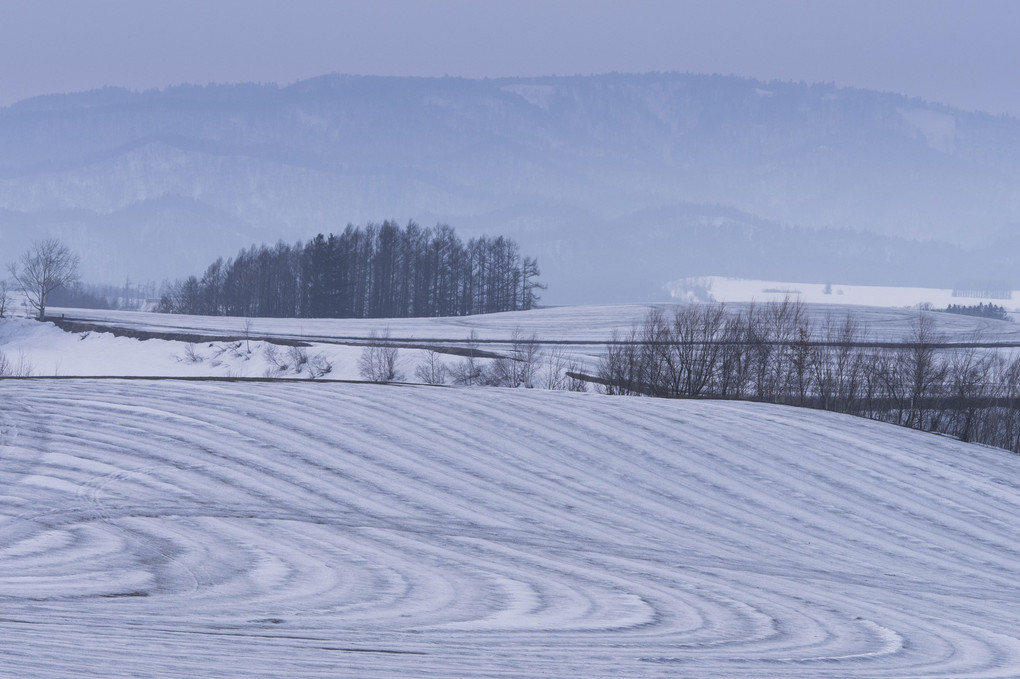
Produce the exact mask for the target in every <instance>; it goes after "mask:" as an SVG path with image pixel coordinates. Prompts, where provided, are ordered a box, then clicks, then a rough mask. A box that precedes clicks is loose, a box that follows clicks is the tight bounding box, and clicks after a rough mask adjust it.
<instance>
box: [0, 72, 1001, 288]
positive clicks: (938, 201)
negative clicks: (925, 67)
mask: <svg viewBox="0 0 1020 679" xmlns="http://www.w3.org/2000/svg"><path fill="white" fill-rule="evenodd" d="M1018 158H1020V122H1018V121H1016V120H1013V119H1008V118H996V117H992V116H988V115H983V114H978V113H969V112H963V111H959V110H955V109H950V108H947V107H943V106H939V105H935V104H929V103H926V102H922V101H919V100H914V99H908V98H905V97H902V96H898V95H894V94H884V93H877V92H870V91H864V90H854V89H842V88H836V87H834V86H831V85H807V84H803V83H800V84H797V83H764V82H760V81H755V80H749V79H742V78H735V77H723V76H697V75H685V74H647V75H621V74H615V75H603V76H588V77H559V78H518V79H497V80H465V79H456V78H441V79H424V78H377V77H350V76H325V77H321V78H316V79H312V80H308V81H304V82H300V83H297V84H294V85H291V86H288V87H277V86H272V85H251V84H248V85H214V86H207V87H192V86H183V87H176V88H171V89H168V90H164V91H148V92H141V93H131V92H126V91H122V90H100V91H94V92H88V93H82V94H71V95H53V96H48V97H40V98H36V99H31V100H27V101H24V102H21V103H19V104H15V105H13V106H10V107H7V108H4V109H0V247H2V248H3V249H4V251H17V250H18V249H19V248H21V247H23V246H24V243H25V242H26V240H28V239H29V238H30V237H31V236H33V235H36V234H39V233H44V232H47V233H55V234H57V235H61V236H63V237H64V238H65V239H67V240H69V241H71V242H72V244H73V245H75V246H76V247H77V248H78V249H80V250H81V251H82V254H83V255H84V259H85V262H86V266H87V270H88V273H89V275H90V276H93V277H100V276H105V277H106V278H107V279H111V278H112V279H114V280H118V279H119V278H120V277H123V276H125V275H130V276H132V277H134V278H143V277H144V278H152V277H157V278H158V277H176V276H181V275H186V274H188V273H195V272H196V271H195V269H198V268H199V267H201V266H203V265H204V263H205V262H208V261H210V260H211V259H213V258H215V257H216V256H220V255H223V256H225V255H227V254H229V253H231V252H234V251H236V250H237V249H238V248H239V247H242V246H246V245H249V244H251V243H252V242H263V241H265V242H270V243H272V242H275V241H276V240H277V239H280V238H283V239H284V240H287V241H292V240H293V239H296V238H310V237H312V236H313V235H315V234H316V233H318V232H320V231H321V232H329V231H337V230H341V229H342V228H343V227H344V226H345V225H346V224H347V223H349V222H353V223H355V224H364V223H367V222H370V221H382V220H383V219H388V218H391V219H396V220H398V221H400V222H401V223H404V222H406V221H407V220H408V219H415V220H418V221H419V222H421V223H423V224H425V225H432V224H434V223H436V222H439V221H443V222H449V223H450V224H451V225H452V226H454V227H455V228H457V229H458V231H461V232H464V233H465V234H467V235H474V234H480V233H489V234H493V235H496V234H499V233H504V234H506V235H508V236H511V237H514V238H516V239H517V240H518V241H520V242H521V245H522V247H524V248H525V249H526V250H528V251H530V252H534V253H535V254H537V255H538V258H539V261H540V263H541V264H543V266H544V272H543V273H544V274H545V276H546V278H547V280H548V282H549V283H550V297H551V300H550V301H558V302H567V301H595V300H601V301H610V300H611V299H621V298H627V297H634V296H645V297H646V298H647V296H648V295H651V294H661V284H662V283H663V282H665V281H667V280H674V279H676V278H679V277H683V276H687V275H699V274H710V273H716V274H728V275H744V276H754V277H761V278H771V277H776V274H777V273H778V272H779V271H783V272H786V273H787V275H786V278H797V277H798V276H799V277H808V278H812V279H813V278H817V277H818V276H821V275H825V273H824V272H828V273H829V275H830V276H831V275H844V276H849V277H853V276H856V277H858V278H859V279H863V280H870V281H872V282H886V283H906V282H910V283H915V284H930V285H932V284H937V285H942V286H952V285H953V284H954V283H955V282H956V280H957V279H960V278H969V277H973V276H974V275H981V276H985V277H987V276H996V277H1000V278H1009V277H1012V276H1013V275H1014V274H1013V270H1014V268H1015V267H1014V265H1015V263H1016V262H1015V258H1014V257H1013V256H1012V255H1010V254H1008V253H1009V252H1015V251H1016V249H1015V247H1011V246H1014V245H1015V240H1016V236H1015V235H1014V234H1015V233H1016V226H1017V224H1018V223H1020V189H1018V188H1017V187H1018V186H1020V161H1018V160H1017V159H1018ZM916 239H934V242H931V243H927V244H925V245H918V244H917V243H916V242H915V241H916ZM950 244H951V245H950ZM961 246H965V247H963V248H962V250H963V251H962V252H961ZM620 270H623V271H630V272H634V271H640V272H641V273H640V275H634V274H633V273H632V274H631V275H630V276H629V277H624V276H619V275H617V274H616V272H618V271H620ZM844 272H845V273H844ZM863 280H862V282H863ZM851 282H853V281H851ZM556 295H559V297H558V298H557V297H556ZM614 295H615V297H613V296H614Z"/></svg>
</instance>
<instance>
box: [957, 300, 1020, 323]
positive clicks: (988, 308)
mask: <svg viewBox="0 0 1020 679" xmlns="http://www.w3.org/2000/svg"><path fill="white" fill-rule="evenodd" d="M945 311H946V312H947V313H951V314H961V315H963V316H977V317H979V318H994V319H996V320H999V321H1009V320H1012V319H1011V318H1010V317H1009V313H1007V311H1006V309H1005V308H1004V307H1001V306H996V305H995V304H992V303H990V302H989V303H988V304H984V303H981V304H975V305H972V306H964V305H962V304H950V305H949V306H947V307H946V308H945Z"/></svg>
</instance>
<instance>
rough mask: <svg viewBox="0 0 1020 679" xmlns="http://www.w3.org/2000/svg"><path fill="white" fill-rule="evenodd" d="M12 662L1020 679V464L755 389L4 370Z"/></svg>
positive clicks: (78, 670) (23, 668) (3, 524)
mask: <svg viewBox="0 0 1020 679" xmlns="http://www.w3.org/2000/svg"><path fill="white" fill-rule="evenodd" d="M0 423H2V426H3V431H10V432H16V434H17V435H16V436H7V437H6V438H3V439H0V488H2V491H0V638H2V639H3V640H4V643H3V644H2V645H0V668H2V670H0V673H3V672H9V673H11V675H12V676H19V677H62V676H69V675H78V676H81V675H91V676H109V677H127V676H139V675H146V674H151V673H152V672H153V671H157V670H154V668H158V673H159V674H160V675H161V676H167V677H184V676H189V677H190V676H252V675H258V676H271V677H284V676H287V677H305V676H308V677H311V676H358V677H368V678H369V679H372V678H376V677H382V678H392V677H395V676H408V675H411V676H422V677H505V676H508V675H510V674H512V675H513V676H515V677H548V676H556V677H636V676H641V677H647V676H661V677H667V676H676V671H677V670H680V671H681V672H682V673H683V674H684V675H685V676H697V677H708V678H715V677H720V678H721V677H734V676H746V677H766V678H772V679H775V678H784V677H793V676H797V677H801V676H804V675H805V673H806V674H809V675H811V676H822V677H824V676H831V677H850V678H854V677H860V678H861V679H864V678H865V677H867V678H869V679H871V678H873V677H876V676H882V677H893V678H894V679H897V678H898V679H906V678H908V677H957V678H961V677H1015V676H1016V675H1017V671H1018V669H1020V634H1018V632H1017V625H1016V622H1017V620H1016V611H1017V610H1020V578H1018V577H1017V575H1018V571H1017V568H1018V567H1017V564H1018V563H1020V527H1018V526H1017V524H1016V521H1015V517H1016V516H1017V513H1018V512H1020V481H1018V479H1020V457H1017V456H1015V455H1011V454H1009V453H1005V452H1003V451H999V450H995V449H989V448H984V447H981V446H973V445H967V444H961V443H959V442H955V441H951V440H948V439H945V438H943V437H937V436H931V435H926V434H923V433H919V432H915V431H910V430H906V429H901V428H898V427H894V426H891V425H883V424H881V423H876V422H870V421H866V420H861V419H858V418H853V417H848V416H841V415H834V414H831V413H825V412H819V411H810V410H804V409H798V408H786V407H781V406H772V405H765V404H754V403H736V402H722V401H716V402H711V401H672V400H659V399H622V398H612V397H603V396H598V395H594V394H572V393H563V392H546V391H530V390H529V391H525V390H505V389H486V390H474V389H425V388H422V387H416V386H408V387H405V388H402V389H393V388H389V387H386V386H379V385H372V384H357V385H356V384H346V383H328V384H312V383H308V382H223V381H179V380H172V381H161V382H146V381H130V380H88V379H77V380H72V381H63V382H56V381H50V380H40V381H0Z"/></svg>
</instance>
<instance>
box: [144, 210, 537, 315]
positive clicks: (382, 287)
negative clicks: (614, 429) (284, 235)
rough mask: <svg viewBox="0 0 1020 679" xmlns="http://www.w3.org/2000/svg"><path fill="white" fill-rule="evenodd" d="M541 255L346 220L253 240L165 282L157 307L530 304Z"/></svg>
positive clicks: (240, 311)
mask: <svg viewBox="0 0 1020 679" xmlns="http://www.w3.org/2000/svg"><path fill="white" fill-rule="evenodd" d="M539 275H540V272H539V269H538V262H537V261H536V260H535V259H534V258H532V257H527V256H522V255H521V252H520V248H519V246H518V245H517V243H515V242H514V241H513V240H511V239H509V238H504V237H503V236H498V237H496V238H488V237H481V238H473V239H471V240H469V241H468V242H467V243H464V242H463V241H462V240H461V239H460V238H459V237H458V236H457V234H456V233H455V231H454V230H453V229H452V228H451V227H449V226H446V225H443V224H440V225H437V226H436V227H434V228H422V227H420V226H418V225H417V224H416V223H414V222H409V223H408V224H407V226H405V227H404V228H401V227H399V226H398V225H397V224H396V223H395V222H389V221H387V222H383V223H382V224H381V225H375V224H369V225H368V226H366V227H364V228H362V227H354V226H348V227H347V228H346V229H345V230H344V231H343V232H342V233H340V234H330V235H329V236H324V235H322V234H319V235H318V236H316V237H315V238H313V239H312V240H310V241H308V242H307V243H305V244H302V243H297V244H295V245H287V244H286V243H282V242H281V243H277V244H276V245H275V246H272V247H270V246H266V245H262V246H259V247H256V246H252V247H251V248H248V249H246V250H242V251H241V252H239V253H238V254H237V256H236V257H234V258H233V259H228V260H227V261H224V260H223V259H217V260H216V261H215V262H213V263H212V264H211V265H210V266H209V267H208V268H207V269H206V272H205V274H204V275H203V276H202V277H201V278H199V277H196V276H191V277H189V278H186V279H183V280H179V281H177V282H175V283H172V284H169V285H167V286H166V287H165V289H164V291H163V294H162V296H161V301H160V310H161V311H163V312H168V313H185V314H203V315H210V316H246V317H277V318H290V317H307V318H406V317H423V316H464V315H468V314H477V313H492V312H497V311H517V310H524V309H530V308H532V307H533V306H534V305H535V303H536V302H537V301H538V291H540V290H542V289H543V288H544V287H545V286H544V284H542V283H540V282H539V280H538V276H539Z"/></svg>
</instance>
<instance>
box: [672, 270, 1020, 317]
mask: <svg viewBox="0 0 1020 679" xmlns="http://www.w3.org/2000/svg"><path fill="white" fill-rule="evenodd" d="M667 288H668V289H669V292H670V295H671V296H672V297H674V298H677V299H685V298H687V297H688V296H691V291H692V290H695V289H697V290H700V291H702V294H704V293H705V292H707V293H708V294H709V295H710V296H711V297H712V299H714V300H715V301H717V302H752V301H753V302H768V301H778V300H782V299H783V298H784V297H787V296H789V297H791V298H793V299H797V300H800V301H802V302H805V303H809V304H827V305H856V306H874V307H890V308H897V307H916V306H918V305H931V306H932V307H934V308H936V309H939V308H941V309H945V308H946V307H947V306H949V305H950V304H958V305H961V306H975V305H978V304H994V305H996V306H1001V307H1003V308H1005V309H1006V311H1009V312H1018V311H1020V304H1018V302H1017V300H1020V291H1017V294H1013V292H1011V293H1010V294H1011V298H1010V299H990V298H986V297H963V296H960V297H957V296H954V295H953V291H952V290H951V289H949V288H918V287H913V288H912V287H902V286H887V285H849V284H844V283H839V282H837V281H832V282H831V283H803V282H802V283H794V282H790V281H766V280H754V279H748V278H729V277H726V276H704V277H698V278H685V279H683V280H679V281H675V282H673V283H670V284H668V285H667ZM826 289H828V290H829V292H826Z"/></svg>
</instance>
